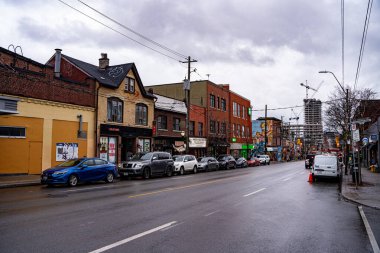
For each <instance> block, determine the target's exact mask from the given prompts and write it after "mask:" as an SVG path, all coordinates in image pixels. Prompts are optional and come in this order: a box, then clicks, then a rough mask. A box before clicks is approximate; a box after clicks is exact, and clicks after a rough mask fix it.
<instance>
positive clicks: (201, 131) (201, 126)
mask: <svg viewBox="0 0 380 253" xmlns="http://www.w3.org/2000/svg"><path fill="white" fill-rule="evenodd" d="M198 136H199V137H202V136H203V123H201V122H198Z"/></svg>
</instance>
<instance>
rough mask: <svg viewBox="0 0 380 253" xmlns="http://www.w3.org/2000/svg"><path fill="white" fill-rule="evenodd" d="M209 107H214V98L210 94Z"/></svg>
mask: <svg viewBox="0 0 380 253" xmlns="http://www.w3.org/2000/svg"><path fill="white" fill-rule="evenodd" d="M210 107H215V96H214V95H211V94H210Z"/></svg>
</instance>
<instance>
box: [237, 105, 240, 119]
mask: <svg viewBox="0 0 380 253" xmlns="http://www.w3.org/2000/svg"><path fill="white" fill-rule="evenodd" d="M236 116H238V117H239V118H240V105H239V104H237V110H236Z"/></svg>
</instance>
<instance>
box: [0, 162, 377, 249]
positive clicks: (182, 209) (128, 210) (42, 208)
mask: <svg viewBox="0 0 380 253" xmlns="http://www.w3.org/2000/svg"><path fill="white" fill-rule="evenodd" d="M307 177H308V170H305V169H304V166H303V162H292V163H285V164H272V165H270V166H260V167H254V168H244V169H236V170H228V171H218V172H210V173H200V174H196V175H186V176H178V177H172V178H156V179H151V180H146V181H144V180H138V179H137V180H127V181H120V182H117V183H114V184H105V183H96V184H87V185H80V186H78V187H76V188H66V187H54V188H47V187H44V186H34V187H20V188H13V189H1V190H0V196H1V197H0V234H1V236H0V252H165V253H166V252H372V247H371V244H370V241H369V239H368V236H367V232H366V229H365V226H364V224H363V222H362V220H361V217H360V215H359V212H358V209H357V206H356V205H354V204H352V203H348V202H345V201H344V200H342V199H340V196H339V192H338V184H337V182H334V181H330V180H329V181H327V180H326V181H319V182H317V183H313V184H309V183H308V182H307ZM364 211H365V212H366V214H367V213H368V220H369V221H370V224H374V225H375V226H376V225H378V224H380V223H379V219H378V218H376V217H379V215H378V214H379V212H378V211H377V210H367V209H364ZM377 236H378V235H377Z"/></svg>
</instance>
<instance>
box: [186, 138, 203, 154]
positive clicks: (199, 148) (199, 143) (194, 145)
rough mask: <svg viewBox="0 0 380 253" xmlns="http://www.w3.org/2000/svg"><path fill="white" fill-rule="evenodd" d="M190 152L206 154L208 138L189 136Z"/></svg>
mask: <svg viewBox="0 0 380 253" xmlns="http://www.w3.org/2000/svg"><path fill="white" fill-rule="evenodd" d="M189 150H190V153H191V154H193V155H195V156H196V157H203V156H206V153H207V139H206V138H195V137H190V138H189Z"/></svg>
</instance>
